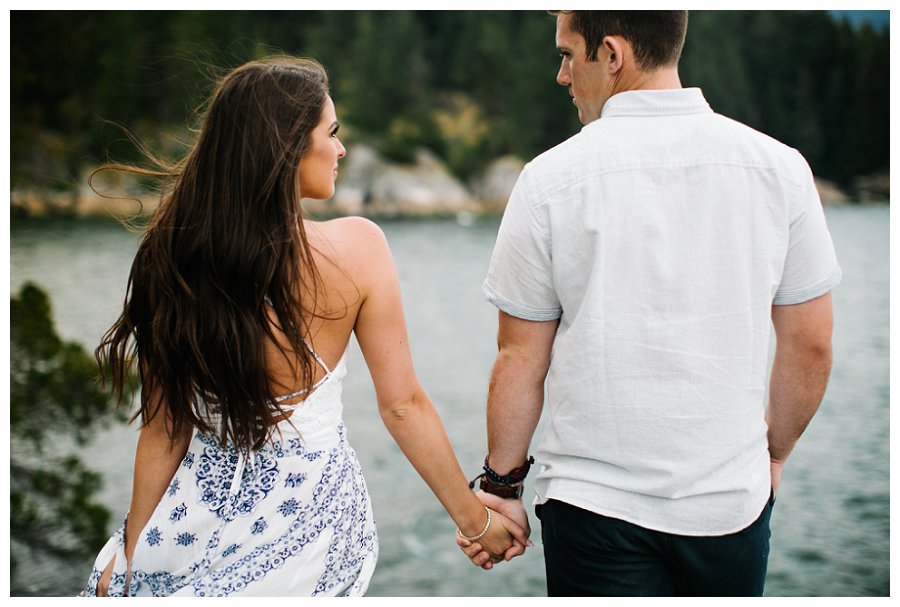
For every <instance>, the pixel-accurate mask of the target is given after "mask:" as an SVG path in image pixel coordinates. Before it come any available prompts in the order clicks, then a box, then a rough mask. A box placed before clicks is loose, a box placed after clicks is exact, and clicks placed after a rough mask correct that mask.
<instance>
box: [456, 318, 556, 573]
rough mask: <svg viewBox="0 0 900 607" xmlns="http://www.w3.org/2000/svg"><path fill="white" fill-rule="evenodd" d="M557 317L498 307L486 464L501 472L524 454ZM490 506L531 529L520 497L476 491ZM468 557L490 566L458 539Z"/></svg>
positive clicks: (477, 550) (483, 556) (481, 554)
mask: <svg viewBox="0 0 900 607" xmlns="http://www.w3.org/2000/svg"><path fill="white" fill-rule="evenodd" d="M558 327H559V320H553V321H546V322H536V321H530V320H523V319H521V318H516V317H515V316H510V315H509V314H506V313H505V312H500V317H499V329H498V331H497V346H498V349H499V352H498V353H497V360H496V361H495V362H494V369H493V372H492V373H491V381H490V386H489V388H488V406H487V426H488V465H489V466H490V467H491V469H492V470H493V471H494V472H496V473H497V474H500V475H501V476H505V475H507V474H508V473H509V472H510V471H511V470H513V469H514V468H518V467H519V466H521V465H522V463H523V462H524V461H525V458H526V457H527V456H528V446H529V445H530V444H531V438H532V436H533V435H534V431H535V429H536V428H537V424H538V421H540V419H541V411H542V410H543V407H544V380H545V379H546V377H547V371H548V369H549V368H550V353H551V351H552V349H553V339H554V338H555V337H556V330H557V328H558ZM478 496H479V497H480V498H481V501H482V502H483V503H484V504H485V505H486V506H488V507H489V508H491V509H493V510H496V511H497V512H500V513H502V514H504V515H505V516H507V517H508V518H510V519H511V520H512V521H513V522H515V523H517V524H518V525H519V526H520V527H522V528H523V529H525V531H526V533H530V532H531V529H530V527H529V525H528V514H527V513H526V512H525V507H524V505H523V504H522V500H521V498H519V499H502V498H500V497H497V496H495V495H491V494H489V493H484V492H481V493H479V494H478ZM457 543H458V544H459V546H460V548H462V549H463V551H464V552H465V553H466V555H467V556H469V558H470V559H471V560H472V562H473V563H474V564H476V565H478V566H481V567H483V568H484V569H490V568H491V566H492V562H491V560H490V558H489V555H488V554H487V553H486V552H484V551H482V550H481V546H480V545H479V544H478V543H469V542H467V541H465V540H461V539H460V538H457Z"/></svg>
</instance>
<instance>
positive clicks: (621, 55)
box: [598, 36, 626, 74]
mask: <svg viewBox="0 0 900 607" xmlns="http://www.w3.org/2000/svg"><path fill="white" fill-rule="evenodd" d="M625 45H626V42H625V39H624V38H622V37H621V36H604V38H603V41H602V42H601V43H600V51H601V52H600V53H598V55H599V57H598V58H601V59H602V60H603V61H605V63H606V67H607V69H608V70H609V73H610V74H615V73H617V72H618V71H619V70H621V69H622V65H623V64H624V61H625Z"/></svg>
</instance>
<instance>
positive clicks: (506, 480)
mask: <svg viewBox="0 0 900 607" xmlns="http://www.w3.org/2000/svg"><path fill="white" fill-rule="evenodd" d="M488 457H490V455H485V456H484V466H483V467H482V469H483V470H484V473H485V474H486V475H487V476H488V477H490V479H491V480H493V481H494V482H495V483H500V484H501V485H512V484H515V483H521V482H522V481H524V480H525V477H526V476H528V471H529V470H531V464H533V463H534V457H532V456H529V457H527V458H526V459H525V463H524V464H522V465H521V466H519V467H518V468H513V469H512V470H510V471H509V472H508V473H507V474H503V475H501V474H497V473H496V472H494V471H493V470H492V469H491V467H490V466H489V465H488Z"/></svg>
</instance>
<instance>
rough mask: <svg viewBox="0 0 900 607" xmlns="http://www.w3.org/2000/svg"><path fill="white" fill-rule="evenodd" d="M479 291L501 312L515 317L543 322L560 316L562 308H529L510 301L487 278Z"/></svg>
mask: <svg viewBox="0 0 900 607" xmlns="http://www.w3.org/2000/svg"><path fill="white" fill-rule="evenodd" d="M481 292H482V293H484V296H485V298H486V299H487V300H488V301H489V302H491V303H492V304H494V305H495V306H496V307H497V308H498V309H499V310H501V311H502V312H506V313H507V314H509V315H510V316H515V317H516V318H521V319H523V320H534V321H539V322H545V321H550V320H556V319H558V318H559V317H560V316H562V308H551V309H540V308H531V307H528V306H522V305H519V304H517V303H515V302H513V301H510V300H509V299H507V298H506V297H504V296H503V295H500V293H498V292H497V291H496V290H495V289H494V288H493V287H492V286H491V285H490V284H488V281H487V280H485V281H484V283H483V284H482V285H481Z"/></svg>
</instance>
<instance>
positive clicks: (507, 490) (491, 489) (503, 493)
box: [479, 475, 525, 499]
mask: <svg viewBox="0 0 900 607" xmlns="http://www.w3.org/2000/svg"><path fill="white" fill-rule="evenodd" d="M479 488H480V489H481V490H482V491H484V492H485V493H490V494H492V495H496V496H497V497H502V498H503V499H519V498H521V497H522V493H523V492H524V491H525V487H524V486H523V485H522V484H516V485H502V484H500V483H495V482H493V481H491V479H489V478H488V477H487V476H486V475H485V476H482V477H481V483H480V484H479Z"/></svg>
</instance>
